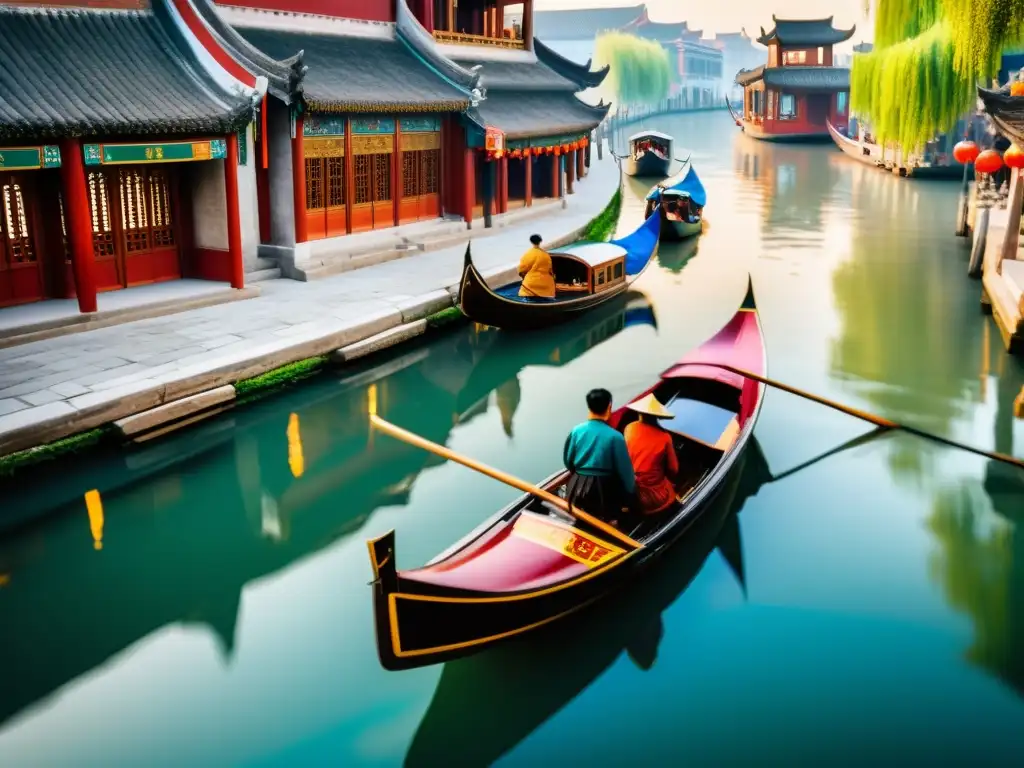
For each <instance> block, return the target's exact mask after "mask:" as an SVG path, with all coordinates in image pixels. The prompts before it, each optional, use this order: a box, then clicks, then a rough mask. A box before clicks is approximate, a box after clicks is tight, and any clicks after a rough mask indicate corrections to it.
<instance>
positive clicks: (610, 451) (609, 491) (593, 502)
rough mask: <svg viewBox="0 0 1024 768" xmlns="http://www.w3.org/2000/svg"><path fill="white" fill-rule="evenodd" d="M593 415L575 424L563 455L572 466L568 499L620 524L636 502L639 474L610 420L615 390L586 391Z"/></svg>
mask: <svg viewBox="0 0 1024 768" xmlns="http://www.w3.org/2000/svg"><path fill="white" fill-rule="evenodd" d="M587 410H588V411H590V418H588V419H587V420H586V421H585V422H583V423H582V424H580V425H578V426H576V427H574V428H573V430H572V431H571V432H570V433H569V437H567V438H566V440H565V448H564V449H563V451H562V458H563V461H564V462H565V468H566V469H568V470H569V472H570V475H569V482H568V484H567V485H566V500H567V501H568V502H569V504H570V505H572V506H578V507H579V508H580V509H582V510H583V511H584V512H587V513H589V514H591V515H594V516H595V517H598V518H601V519H603V520H605V521H607V522H610V523H611V524H612V525H617V524H618V520H619V518H620V517H621V515H622V513H623V512H627V513H628V512H630V511H632V509H633V508H634V506H635V501H634V493H635V491H636V478H635V476H634V474H633V464H632V462H631V461H630V460H629V450H628V449H627V448H626V439H625V438H624V437H623V436H622V433H621V432H619V431H618V430H617V429H615V428H614V427H613V426H611V425H610V424H609V423H608V419H609V417H610V416H611V414H612V394H611V392H609V391H608V390H607V389H592V390H590V392H588V393H587Z"/></svg>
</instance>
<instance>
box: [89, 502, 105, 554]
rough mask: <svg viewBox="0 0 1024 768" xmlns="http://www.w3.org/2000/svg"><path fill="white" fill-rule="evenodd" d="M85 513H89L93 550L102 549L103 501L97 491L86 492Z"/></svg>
mask: <svg viewBox="0 0 1024 768" xmlns="http://www.w3.org/2000/svg"><path fill="white" fill-rule="evenodd" d="M85 511H86V512H88V513H89V529H90V530H91V531H92V546H93V549H103V500H102V499H101V498H100V492H99V491H97V490H92V491H86V493H85Z"/></svg>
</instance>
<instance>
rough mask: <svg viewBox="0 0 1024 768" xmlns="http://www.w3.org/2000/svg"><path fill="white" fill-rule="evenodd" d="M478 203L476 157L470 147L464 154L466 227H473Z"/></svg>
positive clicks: (463, 184) (463, 176)
mask: <svg viewBox="0 0 1024 768" xmlns="http://www.w3.org/2000/svg"><path fill="white" fill-rule="evenodd" d="M475 204H476V158H475V157H474V156H473V150H472V149H470V148H469V147H466V149H465V150H464V151H463V155H462V213H463V215H464V216H465V217H466V229H472V228H473V206H474V205H475Z"/></svg>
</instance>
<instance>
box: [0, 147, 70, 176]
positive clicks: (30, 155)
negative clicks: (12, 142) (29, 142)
mask: <svg viewBox="0 0 1024 768" xmlns="http://www.w3.org/2000/svg"><path fill="white" fill-rule="evenodd" d="M59 167H60V147H55V146H52V145H51V146H45V147H6V148H5V147H0V171H30V170H36V169H38V168H59Z"/></svg>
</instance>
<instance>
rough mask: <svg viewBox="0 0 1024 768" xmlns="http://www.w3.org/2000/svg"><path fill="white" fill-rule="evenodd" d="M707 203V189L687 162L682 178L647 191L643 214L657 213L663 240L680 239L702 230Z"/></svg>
mask: <svg viewBox="0 0 1024 768" xmlns="http://www.w3.org/2000/svg"><path fill="white" fill-rule="evenodd" d="M707 202H708V193H707V190H705V189H704V184H703V183H702V182H701V180H700V177H699V176H698V175H697V171H696V170H694V167H693V166H692V165H691V166H690V167H689V168H688V169H687V171H686V175H685V176H683V179H682V181H678V182H676V183H674V184H673V183H672V182H666V183H665V184H659V185H658V186H656V187H655V188H654V189H652V190H651V191H650V192H648V193H647V208H646V210H645V215H647V216H650V215H652V214H653V213H654V212H655V211H657V212H658V213H659V215H660V216H661V219H662V225H661V237H662V239H663V240H668V239H673V240H682V239H683V238H686V237H693V236H694V235H699V234H700V233H701V231H702V230H703V227H704V206H705V205H707Z"/></svg>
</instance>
